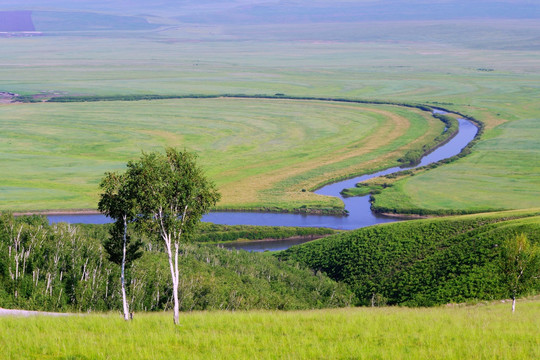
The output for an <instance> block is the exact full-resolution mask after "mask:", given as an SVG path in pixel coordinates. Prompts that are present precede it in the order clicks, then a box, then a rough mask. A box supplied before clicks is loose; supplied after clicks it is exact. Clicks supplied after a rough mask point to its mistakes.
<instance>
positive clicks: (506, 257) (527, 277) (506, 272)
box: [500, 234, 540, 312]
mask: <svg viewBox="0 0 540 360" xmlns="http://www.w3.org/2000/svg"><path fill="white" fill-rule="evenodd" d="M500 267H501V270H502V275H503V279H504V281H505V284H506V288H507V290H508V292H509V293H510V295H511V296H512V312H515V311H516V297H517V296H519V295H522V294H523V293H525V292H526V291H527V290H528V289H529V288H530V287H531V285H532V282H534V281H538V279H539V276H540V248H539V247H538V245H536V244H531V243H530V242H529V239H528V238H527V236H526V235H524V234H520V235H517V236H515V237H514V238H511V239H508V240H506V241H505V242H504V243H503V244H502V251H501V261H500Z"/></svg>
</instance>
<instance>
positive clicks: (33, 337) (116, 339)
mask: <svg viewBox="0 0 540 360" xmlns="http://www.w3.org/2000/svg"><path fill="white" fill-rule="evenodd" d="M538 316H540V302H539V301H538V300H536V301H523V302H518V308H517V311H516V313H515V314H511V312H510V304H509V303H506V304H489V305H476V306H465V307H461V306H460V307H441V308H432V309H404V308H375V309H373V308H359V309H340V310H319V311H301V312H234V313H230V312H195V313H187V314H181V317H180V324H181V325H180V326H178V327H174V326H173V324H172V320H171V315H170V314H168V313H164V314H135V319H134V321H133V322H131V323H126V322H124V321H123V320H122V319H121V317H120V316H119V315H117V314H110V315H87V316H75V317H68V318H48V317H34V318H10V317H3V318H0V346H1V347H2V349H3V350H2V357H3V358H5V359H17V358H25V359H43V358H66V359H68V358H69V359H96V358H107V359H120V358H124V359H126V358H130V359H149V358H160V359H210V358H212V359H225V358H227V359H253V358H257V359H275V358H288V359H328V358H332V359H351V358H354V359H380V358H384V359H390V358H391V359H433V358H438V359H441V358H444V359H465V358H466V359H492V358H497V359H533V358H538V357H539V356H540V350H539V347H538V332H539V331H540V328H539V327H538V321H537V319H538Z"/></svg>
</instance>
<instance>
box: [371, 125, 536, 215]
mask: <svg viewBox="0 0 540 360" xmlns="http://www.w3.org/2000/svg"><path fill="white" fill-rule="evenodd" d="M494 133H495V132H493V133H492V136H493V135H494ZM496 134H497V135H496V136H493V137H492V138H490V139H486V140H485V141H483V142H481V143H480V144H479V145H478V146H477V147H476V148H475V153H473V154H472V155H471V156H470V157H468V158H466V159H462V160H460V161H457V162H455V163H452V164H449V165H447V166H444V167H441V168H438V169H436V170H435V171H428V172H425V173H422V174H420V175H418V176H414V177H411V178H407V179H405V180H402V181H399V182H397V183H396V184H394V186H393V187H391V188H388V189H386V190H385V191H383V192H382V193H381V194H380V195H375V198H376V205H377V206H380V207H383V208H389V209H396V210H397V212H407V211H406V210H404V211H403V210H402V211H400V209H415V208H422V209H426V210H427V211H433V212H435V213H436V212H437V211H440V210H442V211H445V210H454V211H456V210H464V211H475V210H476V211H480V210H482V209H489V208H492V209H493V208H496V209H516V208H524V209H525V208H532V207H535V206H538V205H539V203H540V202H539V201H540V199H539V198H538V191H539V189H540V141H539V140H538V139H540V119H526V120H519V121H514V122H510V123H506V124H504V125H501V126H499V127H498V128H497V132H496ZM471 199H474V201H471Z"/></svg>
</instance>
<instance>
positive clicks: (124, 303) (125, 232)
mask: <svg viewBox="0 0 540 360" xmlns="http://www.w3.org/2000/svg"><path fill="white" fill-rule="evenodd" d="M126 243H127V219H126V216H125V215H124V246H123V249H122V273H121V276H120V282H121V283H122V304H123V306H124V320H126V321H129V306H128V303H127V297H126V285H125V277H124V273H125V268H126Z"/></svg>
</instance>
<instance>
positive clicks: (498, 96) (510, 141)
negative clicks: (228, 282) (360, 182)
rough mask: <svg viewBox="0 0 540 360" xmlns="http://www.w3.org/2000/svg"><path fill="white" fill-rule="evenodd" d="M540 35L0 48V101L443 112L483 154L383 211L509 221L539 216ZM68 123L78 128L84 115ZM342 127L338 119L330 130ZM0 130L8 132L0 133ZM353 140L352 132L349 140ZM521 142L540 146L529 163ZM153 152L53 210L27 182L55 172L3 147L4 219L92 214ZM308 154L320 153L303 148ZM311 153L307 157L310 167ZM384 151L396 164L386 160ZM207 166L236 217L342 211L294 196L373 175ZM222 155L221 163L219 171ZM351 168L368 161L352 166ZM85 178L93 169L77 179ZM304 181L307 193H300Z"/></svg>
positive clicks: (241, 32) (160, 39)
mask: <svg viewBox="0 0 540 360" xmlns="http://www.w3.org/2000/svg"><path fill="white" fill-rule="evenodd" d="M383 25H384V26H383ZM308 30H309V31H308ZM539 33H540V28H539V26H538V24H537V23H536V22H533V21H520V22H512V21H498V22H489V21H478V22H466V21H464V22H457V23H456V22H452V23H449V22H444V21H443V22H410V23H406V24H405V23H397V22H396V23H384V24H379V23H375V24H369V23H365V24H348V25H342V24H341V25H340V24H325V25H321V26H314V25H312V26H311V27H310V26H303V25H302V26H300V25H298V26H294V25H288V26H286V27H284V28H281V27H280V28H279V29H277V28H275V27H271V26H260V27H258V26H250V27H238V28H235V29H226V28H224V27H223V28H222V27H212V26H189V27H181V28H178V29H175V30H167V31H163V32H156V33H136V34H132V33H121V34H116V35H114V34H107V33H100V34H98V35H96V34H92V36H89V35H88V34H83V33H81V34H78V33H73V34H71V35H70V36H65V34H56V35H57V36H54V37H47V36H44V37H39V38H37V37H36V38H9V39H6V38H3V39H0V46H1V48H2V52H1V53H0V64H1V66H0V79H1V80H0V91H12V92H16V93H20V94H43V95H48V94H59V95H62V94H69V95H78V94H79V95H84V94H97V95H117V94H122V95H123V94H164V95H166V94H175V95H182V94H225V93H236V94H238V93H244V94H270V95H272V94H275V93H284V94H287V95H292V96H328V97H349V98H358V99H376V100H383V101H384V100H387V101H404V102H416V103H427V104H432V105H435V106H436V105H440V106H443V107H446V108H449V109H452V110H456V111H460V112H462V113H465V114H470V115H473V116H475V117H476V118H478V119H479V120H481V121H483V122H484V123H485V124H486V128H487V130H486V132H485V134H484V138H483V139H484V140H483V141H481V142H480V143H479V144H478V146H476V147H475V148H474V149H473V152H474V154H473V155H472V156H469V157H466V158H464V159H461V160H459V161H458V162H456V163H454V164H452V165H449V166H443V167H439V168H437V169H434V170H431V171H429V172H427V173H425V174H420V175H418V176H417V177H415V178H414V181H413V180H412V179H411V180H410V182H406V183H404V184H400V183H399V184H397V185H396V187H395V188H393V189H392V191H393V192H391V193H388V197H389V198H392V199H393V200H392V199H390V200H388V201H394V202H396V201H400V202H401V201H408V202H410V203H412V204H414V206H415V207H420V208H433V209H458V210H474V209H476V208H482V209H486V208H494V209H495V208H496V209H503V208H505V209H506V208H508V209H514V208H523V207H530V206H538V204H539V203H540V176H539V174H538V168H537V164H538V159H539V158H540V152H539V149H538V147H537V146H535V145H537V143H538V142H537V141H535V139H538V138H540V132H539V131H540V129H539V128H538V126H536V125H535V124H537V123H538V122H539V121H540V108H539V107H538V102H537V101H536V100H535V99H538V98H540V88H539V87H538V84H539V83H540V60H539V59H540V50H539V49H540V44H539V43H538V40H537V39H538V34H539ZM493 34H495V35H493ZM87 35H88V36H87ZM48 106H50V108H49V107H48ZM55 106H58V107H57V108H56V109H57V110H55V111H56V112H57V114H63V115H61V116H58V118H60V117H62V116H68V117H69V116H70V113H72V112H73V111H75V110H74V109H76V108H78V107H79V106H81V107H84V106H88V107H89V108H92V111H95V112H96V114H99V111H100V108H108V107H110V106H116V107H117V108H118V109H122V108H123V109H127V108H132V107H133V108H135V107H137V106H138V105H136V104H135V103H127V104H116V105H114V104H106V103H91V104H79V105H73V104H71V105H67V104H57V105H55ZM154 107H155V109H154ZM160 107H161V103H160V102H152V104H149V105H145V108H146V109H148V111H147V112H146V113H144V114H143V115H144V116H145V117H146V116H147V115H148V114H151V115H153V114H159V113H160V110H159V108H160ZM278 107H279V106H278ZM309 107H310V106H305V107H304V109H307V108H309ZM7 108H9V110H6V109H7ZM52 108H53V106H52V105H51V104H48V105H42V104H39V105H35V104H29V105H16V106H14V105H6V107H2V108H1V111H2V113H1V115H0V117H1V120H0V121H3V122H4V124H5V122H8V123H9V124H10V126H11V125H12V124H13V123H14V121H13V119H23V118H24V119H26V120H25V121H36V120H38V119H39V118H41V117H42V115H43V117H46V116H51V115H48V113H49V112H48V111H47V110H46V109H52ZM150 109H151V110H150ZM304 109H303V110H301V112H304ZM237 110H238V115H245V116H246V118H248V117H249V116H250V113H249V110H245V111H244V110H242V111H240V108H238V109H237ZM280 110H283V111H281V113H282V114H283V113H284V112H286V111H288V109H287V108H286V107H284V108H283V109H280ZM220 111H224V110H223V109H220V108H219V107H217V108H216V111H213V113H214V114H215V115H216V114H217V115H218V118H219V116H220V115H221V114H218V113H219V112H220ZM265 111H266V110H265ZM291 111H292V112H294V110H291ZM314 111H315V110H314ZM6 112H7V113H6ZM17 112H20V113H19V114H17ZM392 112H394V111H393V110H392ZM239 113H242V114H239ZM269 113H270V114H271V113H272V111H271V110H270V111H269ZM49 114H50V113H49ZM73 114H77V116H79V113H76V112H73ZM124 114H125V115H124ZM329 115H330V116H329ZM119 116H120V117H121V119H122V120H125V121H129V117H137V116H138V115H137V114H135V111H133V112H129V111H128V112H125V113H124V112H122V114H120V115H119ZM269 116H272V115H269ZM333 116H334V113H333V112H329V113H327V114H324V111H321V112H320V113H318V114H313V113H309V111H307V110H306V117H305V118H306V119H309V118H310V117H313V118H315V119H321V118H327V119H331V118H332V117H333ZM339 116H340V115H339V112H337V113H336V117H338V118H339ZM370 116H374V113H372V114H371V115H370ZM10 117H11V119H12V120H9V119H10ZM407 117H408V116H407ZM329 121H330V120H329ZM342 124H343V126H345V127H346V126H348V125H345V124H344V123H342ZM4 127H5V125H2V130H4ZM284 129H285V128H284ZM351 129H352V128H351ZM101 130H102V129H100V131H101ZM122 130H125V128H122ZM152 130H160V129H155V128H152ZM85 131H86V130H85ZM103 131H104V130H103ZM271 131H272V130H270V132H271ZM407 131H412V130H411V129H407ZM173 132H174V131H173ZM82 133H83V132H82V131H80V132H79V133H78V135H76V134H77V131H75V132H74V133H73V134H74V135H75V139H76V138H77V136H82V137H84V136H83V135H81V134H82ZM117 133H118V132H117ZM351 134H354V131H350V132H349V133H348V134H347V135H351ZM258 135H260V136H262V134H258ZM274 135H276V133H274ZM305 135H306V136H307V137H306V138H305V139H308V138H309V136H311V135H310V134H309V133H308V132H306V133H305ZM373 135H374V136H375V133H373ZM524 136H526V138H527V139H529V140H527V141H529V143H533V144H532V146H529V145H527V146H526V149H525V150H524V149H523V141H524V140H523V137H524ZM23 138H24V136H23ZM103 139H107V137H104V138H103ZM156 139H160V138H159V137H156ZM298 139H299V137H295V135H293V136H292V137H291V138H290V140H291V141H295V140H298ZM402 139H404V138H402ZM345 140H348V141H349V140H351V138H350V137H349V138H347V139H345ZM9 141H11V138H10V140H9ZM176 141H177V140H176V139H175V140H174V141H172V143H175V142H176ZM362 141H363V140H362V138H358V139H357V142H358V144H359V143H361V142H362ZM372 141H376V140H372ZM150 143H151V144H150ZM156 143H157V144H159V145H160V146H162V145H163V144H166V143H167V141H164V140H163V136H162V137H161V140H159V141H158V140H156V142H154V140H148V142H147V143H145V144H144V146H140V145H137V144H134V143H133V142H132V143H131V145H135V146H133V147H130V146H127V147H125V148H124V149H123V150H122V151H125V152H124V153H123V155H122V154H118V155H120V156H119V157H116V158H115V156H117V155H112V154H111V155H110V158H108V159H102V160H101V163H100V164H101V167H97V168H95V169H91V171H88V170H89V169H88V168H87V167H88V166H89V165H88V162H85V165H81V164H79V165H75V166H74V167H73V169H72V171H71V172H72V177H71V179H70V180H69V181H68V180H65V182H64V183H62V182H60V183H59V182H57V181H56V180H55V181H54V183H55V184H56V185H55V186H56V188H57V190H61V192H62V195H60V196H59V194H60V193H56V194H55V193H54V191H51V192H46V191H42V190H41V188H40V187H39V186H38V187H37V188H36V186H28V184H29V183H28V182H29V181H32V180H36V181H35V183H40V184H41V183H43V179H45V178H46V176H37V177H35V179H34V178H33V176H34V174H33V173H32V172H33V171H35V170H36V169H37V168H39V167H40V166H41V165H44V166H47V167H48V168H49V169H51V170H56V168H55V167H53V166H52V164H47V161H44V162H42V161H39V160H35V159H34V160H33V161H34V162H32V161H30V162H28V163H26V164H27V165H28V166H23V164H24V162H19V161H18V160H17V159H15V160H14V158H12V159H10V157H12V156H14V155H15V154H16V152H15V151H13V150H12V145H14V144H13V143H12V144H9V143H8V140H5V139H3V140H2V143H1V145H0V146H2V147H3V148H4V149H6V148H7V149H8V150H9V151H8V155H5V156H4V158H6V159H7V160H6V161H10V162H9V163H6V162H4V163H3V164H2V168H6V169H8V170H7V171H5V172H4V175H3V176H8V175H6V174H7V173H10V174H9V177H11V178H10V179H11V180H9V181H8V180H7V178H4V179H2V180H3V182H2V184H1V186H2V187H3V191H2V195H3V196H2V203H1V205H0V206H1V208H13V209H46V208H49V209H50V208H64V209H66V208H73V207H85V208H86V207H90V208H92V207H95V200H96V193H97V190H96V188H97V182H98V179H99V177H100V176H101V174H102V173H103V171H105V170H111V169H120V168H121V164H122V163H125V161H126V160H128V158H130V157H129V156H127V155H135V157H136V156H137V154H138V153H139V151H140V150H141V149H143V150H149V149H150V148H152V149H156V147H154V146H155V145H156ZM177 143H178V144H179V145H180V146H183V145H184V144H185V145H186V147H188V148H189V146H191V145H190V144H189V143H179V142H177ZM316 143H317V144H318V146H320V148H319V147H317V146H315V145H314V144H310V145H306V146H308V147H307V148H304V149H302V150H300V149H298V148H297V150H298V152H295V151H292V150H288V149H287V147H286V146H284V147H283V148H284V149H287V150H285V152H287V153H288V154H287V155H286V156H285V157H286V158H287V159H288V161H284V162H281V165H280V166H283V167H282V168H283V169H285V168H289V169H291V170H294V167H293V166H291V165H293V164H299V163H304V162H309V161H312V162H314V161H315V159H316V157H317V155H316V154H317V152H318V154H319V155H320V154H327V151H326V150H325V148H324V147H323V145H324V143H325V141H324V140H320V139H318V140H317V141H316ZM347 144H351V143H350V142H348V143H347V142H344V143H342V145H343V147H346V146H347ZM311 145H314V147H313V148H309V146H311ZM145 146H149V147H145ZM18 148H19V149H20V148H21V147H20V146H19V147H18ZM30 148H31V147H30ZM306 149H309V154H308V153H307V152H306ZM494 149H497V151H494ZM196 150H200V148H198V149H196ZM229 150H231V151H228V152H230V154H229V155H231V156H232V158H233V160H227V162H231V163H234V162H235V161H240V160H238V159H239V158H238V159H237V160H234V158H235V157H236V156H237V155H238V154H239V153H241V152H242V149H241V147H236V148H234V147H231V148H230V149H229ZM312 151H314V152H313V153H311V152H312ZM385 151H386V153H388V151H391V149H389V148H387V149H386V150H385ZM3 152H4V151H3ZM248 152H249V151H248ZM265 153H266V151H265ZM200 154H201V161H202V162H203V163H204V164H205V166H207V169H208V171H209V174H210V175H212V177H213V178H214V179H215V181H216V182H217V183H218V184H219V185H220V187H221V189H222V191H223V192H224V195H225V196H224V202H223V203H222V204H221V205H222V206H225V205H227V206H230V207H240V205H239V204H242V206H248V207H252V206H256V207H257V206H261V205H263V204H264V205H263V206H267V207H273V206H283V201H282V199H280V197H282V198H283V197H286V198H287V203H288V205H287V206H292V207H294V206H295V205H293V203H296V204H302V205H307V206H313V205H314V204H318V206H334V205H336V203H335V202H334V203H332V202H328V201H324V204H326V205H322V204H321V203H320V202H319V201H320V200H319V199H316V198H315V197H313V196H312V195H310V194H303V193H302V194H297V193H296V192H297V191H298V190H301V189H302V188H309V186H312V185H314V184H316V183H319V182H320V181H324V179H329V178H332V177H336V176H340V175H342V174H344V173H346V172H350V174H352V173H355V172H357V171H361V170H362V169H368V168H369V169H371V168H375V167H377V166H375V165H374V164H371V165H366V164H360V163H356V164H354V165H352V164H347V165H343V164H342V165H340V166H338V167H335V168H327V170H328V171H329V172H335V173H334V174H332V176H330V175H328V173H325V172H326V170H325V171H319V170H316V171H315V173H313V172H309V171H311V170H312V166H313V165H306V166H307V168H305V169H302V170H301V171H300V172H299V173H291V174H286V175H284V174H275V173H274V174H273V175H272V176H270V177H268V176H262V177H259V178H253V176H254V175H256V174H257V172H253V171H252V170H251V169H249V168H248V167H247V166H245V167H244V168H245V169H244V170H242V171H243V172H244V173H243V174H241V173H239V172H236V170H237V168H235V166H231V167H230V168H228V169H224V168H223V167H220V166H215V164H218V165H221V163H218V162H216V163H214V162H213V161H214V160H213V159H211V158H207V156H206V155H205V154H204V153H203V152H201V153H200ZM251 154H255V152H253V151H252V152H251ZM302 154H304V155H302ZM305 154H308V155H305ZM218 155H220V154H214V157H215V158H216V159H218V158H219V157H218ZM381 155H382V153H381ZM65 156H66V155H65V153H62V155H61V156H59V157H57V161H58V162H62V161H63V160H62V158H63V157H65ZM108 156H109V155H107V157H108ZM258 156H259V155H258ZM310 156H313V157H312V158H309V157H310ZM240 157H241V156H240ZM131 158H132V157H131ZM67 159H68V160H69V157H68V158H67ZM253 159H255V157H254V158H253ZM272 159H275V158H273V157H272V156H270V157H259V160H260V161H259V162H260V164H257V166H260V165H261V164H262V163H263V162H264V163H265V165H263V166H266V167H267V170H269V171H275V170H276V169H277V167H274V168H273V169H270V167H271V166H274V165H275V164H271V163H268V161H269V160H272ZM111 160H113V161H112V162H108V161H111ZM356 160H358V161H368V160H370V159H367V158H360V157H357V158H355V161H356ZM64 163H66V162H64ZM383 163H387V164H390V162H389V159H382V161H381V162H380V163H379V164H383ZM15 164H18V165H20V166H19V167H17V166H15ZM509 164H511V165H512V170H511V171H508V166H509ZM8 165H9V166H8ZM33 165H34V166H33ZM35 165H37V166H35ZM32 166H33V167H34V168H32ZM276 166H277V165H276ZM77 167H86V168H85V169H84V171H78V170H77ZM90 167H92V166H90ZM343 169H348V170H346V171H345V170H343ZM304 170H305V171H304ZM308 170H309V171H308ZM222 171H229V172H228V175H227V176H228V179H235V180H234V181H238V179H241V178H244V179H245V180H244V182H243V183H240V182H238V183H237V187H236V189H235V190H230V189H228V188H227V186H232V185H228V184H227V181H228V180H226V179H225V177H223V178H222V179H220V178H219V176H214V174H218V173H221V172H222ZM17 172H18V173H19V174H16V173H17ZM25 173H26V174H25ZM263 173H264V172H261V173H259V174H263ZM323 173H325V174H324V175H321V174H323ZM25 175H26V176H25ZM28 175H31V176H28ZM62 177H63V178H64V179H67V178H65V177H64V176H62ZM307 177H310V179H309V180H306V179H307ZM83 178H84V179H83ZM75 179H78V180H75ZM269 179H272V180H271V181H270V182H271V183H272V185H269V184H264V185H261V186H258V185H257V186H258V187H257V189H259V190H262V189H264V191H259V192H258V195H257V198H255V197H254V196H253V192H252V191H251V190H250V187H251V186H253V184H255V183H259V182H261V181H262V182H265V181H269ZM291 179H292V180H291ZM477 179H478V181H477ZM407 181H409V180H407ZM78 182H79V183H80V182H88V183H87V185H86V186H87V189H86V190H81V189H79V190H77V191H76V192H72V190H73V188H74V187H79V184H78ZM66 184H67V185H66ZM300 184H302V185H300ZM90 185H91V186H90ZM8 186H9V191H8V188H7V187H8ZM14 187H15V188H18V190H17V189H15V188H14ZM70 188H71V189H70ZM91 188H92V189H91ZM284 189H292V190H291V191H292V192H290V193H283V190H284ZM509 189H511V190H512V191H508V190H509ZM66 190H68V191H67V192H64V191H66ZM278 192H281V194H278ZM4 194H5V195H4ZM244 194H251V195H249V199H251V200H246V198H242V196H243V195H244ZM291 194H292V195H293V196H291ZM296 196H299V197H298V198H297V199H301V200H299V202H296V200H290V201H291V202H289V198H291V199H292V198H294V197H296ZM383 196H384V195H383ZM29 200H31V202H29ZM225 200H226V201H225ZM51 201H53V202H51ZM385 201H386V200H385Z"/></svg>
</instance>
